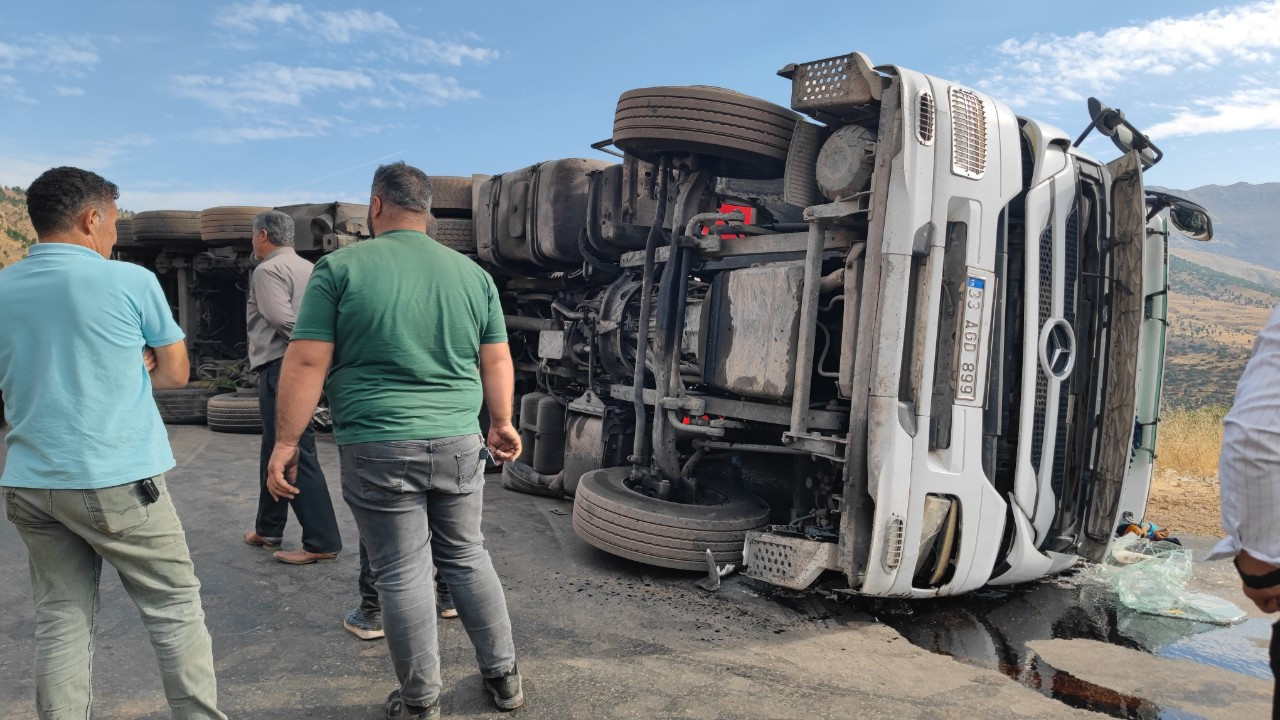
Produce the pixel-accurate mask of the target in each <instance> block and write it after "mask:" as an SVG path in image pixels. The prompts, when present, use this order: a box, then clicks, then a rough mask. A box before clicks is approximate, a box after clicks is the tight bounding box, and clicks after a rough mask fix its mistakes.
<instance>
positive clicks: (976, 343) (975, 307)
mask: <svg viewBox="0 0 1280 720" xmlns="http://www.w3.org/2000/svg"><path fill="white" fill-rule="evenodd" d="M986 302H987V279H986V278H981V277H975V276H973V275H970V276H969V279H968V281H967V282H966V283H965V288H964V316H963V319H962V320H961V324H960V361H959V363H958V364H957V365H956V400H967V401H971V402H972V401H975V400H977V399H978V393H979V391H980V389H981V386H980V382H981V378H982V376H983V373H982V372H981V371H980V369H979V368H980V366H979V365H978V360H979V359H980V358H979V356H980V355H981V351H982V348H983V347H984V346H985V344H986V343H985V342H984V340H985V338H984V337H983V336H984V335H985V334H986V328H984V327H983V325H982V320H983V318H984V317H985V315H986V313H985V312H984V310H985V307H986Z"/></svg>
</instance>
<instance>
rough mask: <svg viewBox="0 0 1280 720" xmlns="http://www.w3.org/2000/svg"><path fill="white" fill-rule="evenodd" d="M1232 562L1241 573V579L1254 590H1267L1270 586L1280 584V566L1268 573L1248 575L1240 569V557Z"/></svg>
mask: <svg viewBox="0 0 1280 720" xmlns="http://www.w3.org/2000/svg"><path fill="white" fill-rule="evenodd" d="M1231 562H1232V563H1234V564H1235V566H1236V572H1237V573H1239V574H1240V579H1241V580H1242V581H1244V584H1245V585H1246V586H1248V587H1251V588H1253V589H1254V590H1266V589H1267V588H1270V587H1275V586H1276V585H1280V568H1276V569H1275V570H1272V571H1271V572H1269V573H1267V574H1266V575H1247V574H1245V572H1244V571H1243V570H1241V569H1240V558H1239V557H1237V558H1234V559H1233V560H1232V561H1231Z"/></svg>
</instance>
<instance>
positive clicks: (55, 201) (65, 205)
mask: <svg viewBox="0 0 1280 720" xmlns="http://www.w3.org/2000/svg"><path fill="white" fill-rule="evenodd" d="M119 197H120V188H118V187H116V184H115V183H113V182H110V181H108V180H106V179H105V178H103V177H102V176H101V175H98V174H97V173H92V172H89V171H88V170H81V169H80V168H74V167H65V166H64V167H56V168H53V169H52V170H46V171H45V172H44V174H43V175H41V176H40V177H38V178H36V179H35V181H34V182H32V183H31V187H29V188H27V214H28V215H30V216H31V226H32V227H34V228H35V231H36V235H38V236H44V235H50V234H54V233H60V232H65V231H67V230H70V229H71V228H72V226H73V225H75V222H76V218H78V217H80V214H81V213H83V212H84V211H85V210H86V209H88V208H90V207H96V208H97V209H98V210H99V211H101V212H102V214H103V215H106V213H107V207H108V206H109V205H111V204H112V203H113V202H115V200H116V198H119Z"/></svg>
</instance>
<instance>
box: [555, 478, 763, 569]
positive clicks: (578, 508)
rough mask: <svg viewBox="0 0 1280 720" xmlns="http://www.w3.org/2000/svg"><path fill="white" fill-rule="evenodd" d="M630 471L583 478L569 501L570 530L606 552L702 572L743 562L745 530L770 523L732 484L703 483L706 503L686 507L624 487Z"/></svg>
mask: <svg viewBox="0 0 1280 720" xmlns="http://www.w3.org/2000/svg"><path fill="white" fill-rule="evenodd" d="M629 473H630V468H605V469H603V470H593V471H591V472H589V473H587V474H585V475H583V476H582V479H581V481H579V483H578V489H577V494H576V496H575V497H574V502H573V529H574V531H575V532H577V533H578V536H579V537H581V538H582V539H583V540H585V541H587V542H588V543H590V544H592V545H594V546H596V547H597V548H600V549H601V550H604V551H605V552H608V553H612V554H614V555H618V556H620V557H624V558H627V559H629V560H635V561H638V562H642V563H646V564H649V565H657V566H658V567H667V568H675V569H677V570H705V569H706V567H707V560H706V551H707V549H710V550H711V554H712V557H714V558H715V561H716V563H717V564H723V563H738V564H741V563H742V545H743V542H744V540H745V538H746V534H747V531H749V530H756V529H758V528H761V527H763V526H764V525H765V524H767V523H768V521H769V506H768V505H766V504H765V503H764V501H763V500H761V499H759V498H757V497H756V496H754V495H752V494H751V493H749V492H747V491H745V490H742V489H739V488H737V487H734V486H732V485H727V484H721V483H712V482H703V483H702V484H701V485H700V488H701V490H702V491H704V492H705V500H706V502H707V504H698V505H686V504H682V503H676V502H670V501H667V500H659V499H657V498H652V497H649V496H647V495H642V494H640V493H638V492H636V491H634V490H632V489H631V488H630V487H628V486H627V484H626V482H625V481H626V480H627V477H628V475H629Z"/></svg>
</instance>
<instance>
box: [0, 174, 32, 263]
mask: <svg viewBox="0 0 1280 720" xmlns="http://www.w3.org/2000/svg"><path fill="white" fill-rule="evenodd" d="M35 239H36V231H35V228H33V227H31V218H29V217H27V196H26V193H24V192H22V190H20V189H19V188H6V187H0V268H3V267H6V266H8V265H12V264H13V263H15V262H17V261H19V260H21V259H22V258H24V257H26V255H27V247H29V246H30V245H31V243H33V242H35Z"/></svg>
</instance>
